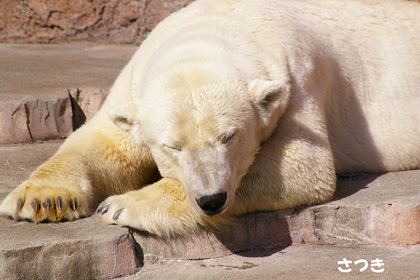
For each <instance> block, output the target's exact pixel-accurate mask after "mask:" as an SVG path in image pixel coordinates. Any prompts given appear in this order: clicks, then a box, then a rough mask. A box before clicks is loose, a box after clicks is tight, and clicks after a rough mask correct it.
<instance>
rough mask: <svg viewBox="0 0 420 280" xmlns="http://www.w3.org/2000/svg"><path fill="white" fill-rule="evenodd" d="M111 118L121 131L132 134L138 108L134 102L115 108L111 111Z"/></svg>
mask: <svg viewBox="0 0 420 280" xmlns="http://www.w3.org/2000/svg"><path fill="white" fill-rule="evenodd" d="M108 114H109V118H110V119H111V121H112V122H113V123H114V124H115V125H116V126H118V127H119V128H120V129H121V130H123V131H126V132H130V131H131V128H132V127H133V125H134V121H135V116H136V106H135V105H134V104H133V102H128V103H126V104H123V105H118V106H115V107H113V108H112V109H111V110H110V111H109V113H108Z"/></svg>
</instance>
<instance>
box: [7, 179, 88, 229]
mask: <svg viewBox="0 0 420 280" xmlns="http://www.w3.org/2000/svg"><path fill="white" fill-rule="evenodd" d="M77 189H78V188H76V189H70V188H66V187H50V186H42V185H39V184H34V183H31V182H30V181H27V182H24V183H23V184H22V185H20V186H19V187H17V188H16V189H15V190H14V191H12V192H11V193H10V194H9V195H8V196H7V197H6V198H5V199H4V201H3V202H2V204H1V205H0V214H2V215H6V216H9V217H11V218H13V219H15V220H28V221H33V222H35V223H38V222H44V221H45V222H58V221H61V220H70V221H71V220H75V219H78V218H81V217H84V216H87V215H88V212H89V210H88V205H87V203H86V201H85V199H84V198H83V195H82V193H81V191H78V190H77Z"/></svg>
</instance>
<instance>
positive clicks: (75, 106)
mask: <svg viewBox="0 0 420 280" xmlns="http://www.w3.org/2000/svg"><path fill="white" fill-rule="evenodd" d="M67 91H68V93H69V98H70V103H71V110H72V112H73V116H72V122H73V131H75V130H76V129H78V128H79V127H81V126H82V125H83V124H84V123H85V122H86V115H85V113H84V112H83V110H82V108H80V106H79V103H77V101H76V100H75V99H74V98H73V96H72V95H71V94H70V90H69V89H67ZM79 96H80V90H79V89H77V93H76V98H77V99H79Z"/></svg>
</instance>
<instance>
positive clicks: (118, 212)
mask: <svg viewBox="0 0 420 280" xmlns="http://www.w3.org/2000/svg"><path fill="white" fill-rule="evenodd" d="M123 210H124V208H121V209H120V210H118V211H117V212H115V214H114V216H112V219H113V220H114V221H116V220H118V218H119V217H120V214H121V213H122V211H123Z"/></svg>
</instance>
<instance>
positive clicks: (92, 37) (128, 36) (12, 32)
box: [0, 0, 192, 44]
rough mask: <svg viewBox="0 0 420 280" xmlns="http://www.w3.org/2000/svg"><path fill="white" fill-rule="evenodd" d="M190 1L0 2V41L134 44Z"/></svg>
mask: <svg viewBox="0 0 420 280" xmlns="http://www.w3.org/2000/svg"><path fill="white" fill-rule="evenodd" d="M190 2H192V0H0V43H66V42H97V43H135V44H139V43H141V41H143V39H144V38H145V37H146V36H147V34H148V33H149V32H150V31H151V30H152V29H153V28H154V27H155V26H156V24H157V23H158V22H159V21H161V20H162V19H163V18H165V17H166V16H168V15H169V14H170V13H172V12H175V11H177V10H179V9H180V8H182V7H184V6H186V5H187V4H189V3H190Z"/></svg>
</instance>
